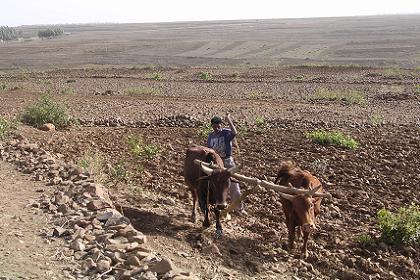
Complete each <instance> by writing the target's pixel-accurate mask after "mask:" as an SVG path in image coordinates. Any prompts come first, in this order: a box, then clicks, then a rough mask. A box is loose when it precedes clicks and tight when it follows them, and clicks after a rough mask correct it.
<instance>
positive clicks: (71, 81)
mask: <svg viewBox="0 0 420 280" xmlns="http://www.w3.org/2000/svg"><path fill="white" fill-rule="evenodd" d="M75 82H76V80H74V79H70V80H67V81H66V84H71V83H75Z"/></svg>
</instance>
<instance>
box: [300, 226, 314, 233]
mask: <svg viewBox="0 0 420 280" xmlns="http://www.w3.org/2000/svg"><path fill="white" fill-rule="evenodd" d="M314 230H316V225H315V224H303V225H302V231H303V232H312V231H314Z"/></svg>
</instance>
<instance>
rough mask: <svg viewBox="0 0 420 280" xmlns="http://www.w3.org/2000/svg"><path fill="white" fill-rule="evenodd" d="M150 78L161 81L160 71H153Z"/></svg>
mask: <svg viewBox="0 0 420 280" xmlns="http://www.w3.org/2000/svg"><path fill="white" fill-rule="evenodd" d="M152 79H153V80H155V81H162V80H163V75H162V74H161V73H160V72H154V73H153V74H152Z"/></svg>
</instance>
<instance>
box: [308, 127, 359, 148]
mask: <svg viewBox="0 0 420 280" xmlns="http://www.w3.org/2000/svg"><path fill="white" fill-rule="evenodd" d="M306 137H308V138H309V139H311V140H312V141H314V142H316V143H319V144H322V145H336V146H340V147H344V148H348V149H352V150H353V149H356V148H357V147H358V146H359V143H357V141H356V140H354V139H353V138H352V137H350V136H347V135H344V134H343V133H341V132H339V131H325V130H323V129H320V130H316V131H312V132H307V133H306Z"/></svg>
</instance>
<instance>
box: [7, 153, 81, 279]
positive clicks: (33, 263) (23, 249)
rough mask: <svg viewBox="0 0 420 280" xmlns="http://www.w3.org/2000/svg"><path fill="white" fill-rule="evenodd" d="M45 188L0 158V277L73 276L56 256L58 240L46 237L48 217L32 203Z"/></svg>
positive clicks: (58, 246) (60, 277) (40, 277)
mask: <svg viewBox="0 0 420 280" xmlns="http://www.w3.org/2000/svg"><path fill="white" fill-rule="evenodd" d="M47 191H48V190H46V189H45V186H44V185H43V184H41V183H36V182H32V181H31V180H30V179H29V178H28V177H27V176H25V175H22V174H20V173H18V172H17V171H15V170H13V167H12V166H10V165H9V164H7V163H4V162H2V161H0V279H13V280H14V279H73V278H69V277H66V271H64V270H65V269H66V268H69V263H68V262H64V260H59V259H58V258H57V255H56V253H57V252H59V251H60V248H62V245H63V244H62V240H58V239H50V238H48V236H51V226H50V225H51V223H52V221H51V217H50V216H48V215H47V214H44V213H42V212H41V210H39V208H36V207H33V206H32V204H33V203H36V202H35V201H36V199H37V198H38V197H40V196H41V195H43V194H42V193H45V192H47Z"/></svg>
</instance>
